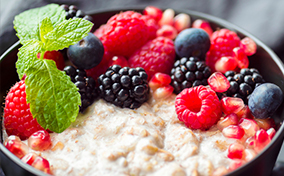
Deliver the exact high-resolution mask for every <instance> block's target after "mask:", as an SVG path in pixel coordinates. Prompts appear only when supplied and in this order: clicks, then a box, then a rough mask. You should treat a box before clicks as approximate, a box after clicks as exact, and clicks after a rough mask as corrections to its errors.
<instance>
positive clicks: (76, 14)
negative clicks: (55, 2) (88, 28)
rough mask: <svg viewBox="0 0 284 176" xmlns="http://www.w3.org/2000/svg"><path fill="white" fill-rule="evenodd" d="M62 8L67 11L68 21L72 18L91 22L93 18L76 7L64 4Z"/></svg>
mask: <svg viewBox="0 0 284 176" xmlns="http://www.w3.org/2000/svg"><path fill="white" fill-rule="evenodd" d="M61 7H62V8H63V9H64V10H65V11H66V19H67V20H68V19H70V18H83V19H85V20H88V21H91V22H92V20H93V18H92V17H91V16H90V15H86V14H85V13H84V12H83V11H82V10H80V9H78V7H77V6H75V5H70V6H69V5H67V4H62V5H61Z"/></svg>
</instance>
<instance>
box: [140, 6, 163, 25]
mask: <svg viewBox="0 0 284 176" xmlns="http://www.w3.org/2000/svg"><path fill="white" fill-rule="evenodd" d="M143 15H146V16H149V17H151V18H152V19H154V20H155V21H156V22H158V21H160V19H161V18H162V16H163V11H162V10H161V9H159V8H157V7H154V6H147V7H145V9H144V11H143Z"/></svg>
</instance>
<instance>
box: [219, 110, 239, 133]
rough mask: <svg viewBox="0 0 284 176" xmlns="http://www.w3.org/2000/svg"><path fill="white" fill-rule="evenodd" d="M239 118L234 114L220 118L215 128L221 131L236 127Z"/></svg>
mask: <svg viewBox="0 0 284 176" xmlns="http://www.w3.org/2000/svg"><path fill="white" fill-rule="evenodd" d="M238 122H239V118H238V116H237V115H236V114H234V113H231V114H229V115H226V116H225V117H221V118H220V120H219V121H218V123H217V128H218V129H219V130H220V131H222V130H223V129H224V128H225V127H228V126H229V125H238Z"/></svg>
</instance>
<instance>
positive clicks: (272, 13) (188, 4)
mask: <svg viewBox="0 0 284 176" xmlns="http://www.w3.org/2000/svg"><path fill="white" fill-rule="evenodd" d="M49 3H58V4H74V5H76V6H77V7H78V8H79V9H81V10H83V11H85V12H86V13H89V12H92V11H94V10H98V9H99V10H104V9H105V10H108V9H114V8H115V9H119V8H128V7H129V8H131V7H141V8H143V7H146V6H148V5H153V6H157V7H160V8H163V9H166V8H173V9H185V10H186V9H187V10H194V11H199V12H203V13H207V14H211V15H213V16H216V17H219V18H222V19H225V20H227V21H229V22H231V23H233V24H235V25H237V26H239V27H241V28H243V29H245V30H246V31H248V32H250V33H251V34H253V35H254V36H256V37H257V38H259V39H260V40H261V41H263V42H264V43H265V44H266V45H268V46H269V47H270V48H271V49H272V50H273V51H274V52H275V53H276V54H277V55H278V56H279V57H280V59H281V60H284V30H283V29H284V10H283V7H284V0H269V1H268V0H238V1H228V0H214V1H213V0H0V55H1V54H2V53H3V52H4V51H5V50H6V49H7V48H9V47H10V46H11V45H12V44H13V43H15V42H16V41H17V40H18V38H17V37H16V35H15V31H14V30H13V19H14V16H15V15H17V14H19V13H20V12H22V11H24V10H27V9H30V8H35V7H40V6H43V5H46V4H49ZM283 163H284V147H282V150H281V152H280V154H279V157H278V160H277V163H276V165H275V168H274V170H273V172H272V174H271V176H280V175H282V176H283V175H284V164H283ZM0 176H5V175H4V173H3V172H2V169H1V168H0Z"/></svg>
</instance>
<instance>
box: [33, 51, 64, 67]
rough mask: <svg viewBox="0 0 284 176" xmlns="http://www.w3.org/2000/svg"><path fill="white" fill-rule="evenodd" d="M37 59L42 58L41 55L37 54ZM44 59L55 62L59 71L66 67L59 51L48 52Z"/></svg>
mask: <svg viewBox="0 0 284 176" xmlns="http://www.w3.org/2000/svg"><path fill="white" fill-rule="evenodd" d="M37 58H40V53H38V54H37ZM43 58H44V59H49V60H53V61H54V62H55V64H56V67H57V68H58V69H59V70H63V69H64V67H65V61H64V57H63V55H62V54H61V52H59V51H46V52H45V53H44V55H43Z"/></svg>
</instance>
